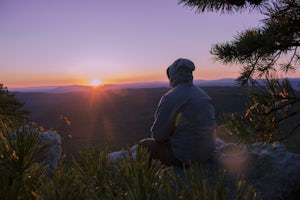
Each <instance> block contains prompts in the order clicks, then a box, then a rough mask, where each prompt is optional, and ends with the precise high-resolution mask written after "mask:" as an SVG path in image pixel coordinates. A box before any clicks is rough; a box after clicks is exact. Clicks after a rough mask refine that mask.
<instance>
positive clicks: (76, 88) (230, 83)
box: [9, 78, 300, 93]
mask: <svg viewBox="0 0 300 200" xmlns="http://www.w3.org/2000/svg"><path fill="white" fill-rule="evenodd" d="M289 80H290V82H291V84H292V86H293V87H294V89H295V90H298V91H300V78H292V79H289ZM194 84H196V85H198V86H201V87H206V86H223V87H225V86H226V87H234V86H238V85H237V83H236V81H235V79H233V78H228V79H218V80H194ZM162 87H166V88H167V87H169V82H159V81H156V82H137V83H127V84H106V85H103V86H100V87H98V88H95V87H92V86H81V85H70V86H47V87H28V88H9V90H10V91H14V92H47V93H67V92H88V91H93V90H95V89H101V90H113V89H135V88H162Z"/></svg>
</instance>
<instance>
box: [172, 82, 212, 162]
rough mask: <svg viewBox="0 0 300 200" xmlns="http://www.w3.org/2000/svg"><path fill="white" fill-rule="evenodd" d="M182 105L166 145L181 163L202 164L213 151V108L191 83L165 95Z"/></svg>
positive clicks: (207, 99) (206, 97) (202, 93)
mask: <svg viewBox="0 0 300 200" xmlns="http://www.w3.org/2000/svg"><path fill="white" fill-rule="evenodd" d="M168 95H170V98H176V99H177V98H178V99H177V103H178V102H180V104H182V105H181V106H180V108H179V109H178V111H177V114H176V117H175V121H174V128H173V134H172V135H171V136H170V143H171V146H172V150H173V153H174V155H175V157H176V158H178V159H179V160H180V161H182V162H188V161H192V162H203V161H206V160H207V159H208V158H209V157H210V155H211V153H212V152H213V151H214V149H215V127H216V122H215V115H214V114H215V109H214V105H213V102H212V100H211V98H210V97H209V96H208V95H207V94H206V93H205V92H204V91H203V90H201V89H200V88H198V87H196V86H195V85H193V84H179V85H178V86H177V87H175V88H174V89H173V90H171V92H170V93H169V94H168Z"/></svg>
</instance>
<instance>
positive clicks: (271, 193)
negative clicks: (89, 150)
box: [108, 139, 300, 200]
mask: <svg viewBox="0 0 300 200" xmlns="http://www.w3.org/2000/svg"><path fill="white" fill-rule="evenodd" d="M131 151H132V152H135V153H136V147H135V146H134V147H133V148H132V149H131ZM128 155H129V153H128V152H126V151H118V152H113V153H111V154H109V155H108V158H110V159H120V158H124V157H127V156H128ZM201 168H202V169H204V170H205V171H206V172H208V173H207V174H208V176H209V177H207V178H208V180H209V182H213V181H212V180H213V179H214V177H213V176H214V175H215V171H216V170H220V171H226V172H228V173H226V177H225V178H224V180H225V181H224V184H225V185H224V186H225V187H226V188H229V189H230V190H231V191H233V193H235V191H234V190H235V184H236V180H238V179H242V180H244V181H245V182H246V184H247V185H249V186H251V187H252V188H253V189H254V190H255V191H256V192H258V193H259V196H260V198H261V199H263V200H282V199H287V200H299V199H300V155H298V154H294V153H290V152H288V150H287V149H286V148H285V146H284V145H283V144H281V143H277V144H268V143H255V144H252V145H249V146H246V145H237V144H233V143H229V144H226V143H225V142H224V141H222V140H221V139H218V140H217V142H216V153H215V155H214V156H213V157H212V158H211V159H210V160H209V161H207V162H206V163H204V164H202V165H201ZM187 170H188V169H187ZM173 172H174V173H175V174H176V175H177V176H180V177H181V178H183V179H185V177H184V176H185V173H184V172H183V169H181V168H174V169H173ZM232 195H233V196H232V198H233V199H236V198H235V196H234V195H235V194H232Z"/></svg>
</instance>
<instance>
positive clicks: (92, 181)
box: [0, 126, 257, 200]
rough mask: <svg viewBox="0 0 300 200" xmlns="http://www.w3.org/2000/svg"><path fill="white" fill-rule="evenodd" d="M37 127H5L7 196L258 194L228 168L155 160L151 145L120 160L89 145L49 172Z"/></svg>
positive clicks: (1, 162)
mask: <svg viewBox="0 0 300 200" xmlns="http://www.w3.org/2000/svg"><path fill="white" fill-rule="evenodd" d="M37 130H38V129H37V128H36V127H32V128H31V127H28V126H27V127H23V128H22V129H17V130H15V131H14V132H12V133H1V141H0V184H1V187H0V197H1V199H4V200H6V199H7V200H9V199H39V200H47V199H49V200H50V199H51V200H52V199H57V200H58V199H66V200H68V199H70V200H71V199H72V200H74V199H146V200H148V199H149V200H150V199H213V200H217V199H226V198H227V197H228V196H231V195H232V194H234V196H236V198H233V199H240V198H238V196H242V195H241V194H247V195H248V196H247V198H246V199H256V198H257V197H256V196H255V195H256V193H255V192H254V191H252V190H250V189H249V188H248V186H247V185H245V184H239V185H237V186H236V188H235V189H234V191H232V190H231V189H230V188H227V187H226V186H225V185H224V172H218V171H212V173H214V174H215V176H212V177H211V176H210V178H209V176H208V174H207V173H205V171H204V170H203V169H202V168H201V166H199V165H191V166H190V167H189V168H188V169H183V170H180V171H181V172H182V174H183V175H182V176H181V175H180V174H178V172H177V173H175V170H174V169H173V168H170V167H169V168H166V167H164V166H163V165H162V164H161V163H160V162H151V165H149V159H148V158H149V155H148V152H147V151H145V149H139V150H138V153H137V156H136V159H133V157H132V155H131V154H129V155H127V156H124V158H120V159H118V160H111V159H108V158H107V151H106V150H101V151H100V150H96V149H90V150H86V151H84V152H81V153H80V154H79V155H78V156H77V157H74V158H73V160H72V162H62V165H61V166H59V167H58V169H57V170H56V172H55V173H54V175H53V176H51V177H49V176H47V174H46V169H45V166H44V165H43V163H40V162H38V160H39V159H38V158H37V157H36V153H35V152H39V151H40V148H42V147H41V146H40V145H39V142H38V139H39V137H38V134H37ZM128 149H129V148H128ZM124 155H125V150H124ZM239 192H240V193H241V194H239ZM243 197H245V196H243ZM248 197H249V198H248ZM250 197H251V198H250ZM243 199H245V198H243Z"/></svg>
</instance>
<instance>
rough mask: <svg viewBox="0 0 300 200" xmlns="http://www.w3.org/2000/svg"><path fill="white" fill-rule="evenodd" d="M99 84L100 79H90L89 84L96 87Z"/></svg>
mask: <svg viewBox="0 0 300 200" xmlns="http://www.w3.org/2000/svg"><path fill="white" fill-rule="evenodd" d="M100 84H101V81H100V80H98V79H94V80H91V81H90V86H93V87H97V86H99V85H100Z"/></svg>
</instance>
